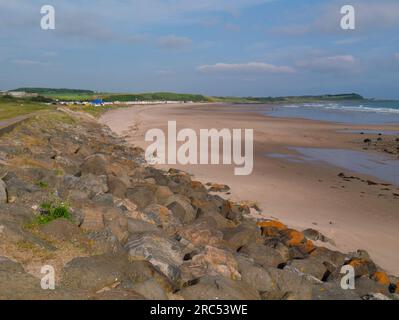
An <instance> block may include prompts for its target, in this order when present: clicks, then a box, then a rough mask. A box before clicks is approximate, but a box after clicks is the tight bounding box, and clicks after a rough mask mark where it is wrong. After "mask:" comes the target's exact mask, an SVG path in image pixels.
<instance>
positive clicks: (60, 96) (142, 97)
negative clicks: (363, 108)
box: [0, 88, 365, 120]
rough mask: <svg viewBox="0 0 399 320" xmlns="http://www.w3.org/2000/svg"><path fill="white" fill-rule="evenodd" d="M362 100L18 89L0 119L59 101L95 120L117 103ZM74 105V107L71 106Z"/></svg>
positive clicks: (352, 96)
mask: <svg viewBox="0 0 399 320" xmlns="http://www.w3.org/2000/svg"><path fill="white" fill-rule="evenodd" d="M16 92H18V93H26V94H27V95H26V96H24V95H23V94H22V95H20V96H19V95H18V96H16V95H12V93H16ZM96 99H100V100H101V101H103V102H105V103H110V104H109V105H100V106H98V105H82V104H76V102H82V103H83V102H90V101H93V100H96ZM347 100H365V98H363V97H362V96H361V95H359V94H356V93H349V94H338V95H319V96H286V97H208V96H204V95H201V94H186V93H173V92H150V93H137V94H129V93H100V92H95V91H92V90H80V89H53V88H18V89H14V90H10V91H8V92H5V93H3V95H0V120H4V119H8V118H14V117H17V116H20V115H24V114H29V113H33V112H37V111H41V110H47V109H51V108H55V106H56V105H57V104H58V103H59V102H60V101H64V102H67V103H69V105H68V107H69V108H71V109H73V110H75V111H84V112H87V113H89V114H91V115H93V116H95V117H97V116H99V115H101V114H102V113H104V112H106V111H108V110H109V109H112V108H115V107H118V106H116V105H115V104H117V103H118V102H121V103H125V102H135V101H149V102H151V101H179V102H197V103H198V102H219V103H220V102H221V103H248V104H249V103H250V104H282V103H311V102H320V101H347ZM74 103H75V104H74ZM112 104H113V105H112Z"/></svg>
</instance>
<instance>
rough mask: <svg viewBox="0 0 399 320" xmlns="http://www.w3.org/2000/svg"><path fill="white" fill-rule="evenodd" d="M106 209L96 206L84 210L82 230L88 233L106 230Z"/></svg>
mask: <svg viewBox="0 0 399 320" xmlns="http://www.w3.org/2000/svg"><path fill="white" fill-rule="evenodd" d="M104 210H105V209H104V208H103V207H101V206H97V205H95V204H92V205H90V206H89V205H88V206H85V207H84V208H82V212H83V216H84V218H83V223H82V225H81V228H82V229H83V230H86V231H100V230H102V229H104V227H105V224H104V212H103V211H104Z"/></svg>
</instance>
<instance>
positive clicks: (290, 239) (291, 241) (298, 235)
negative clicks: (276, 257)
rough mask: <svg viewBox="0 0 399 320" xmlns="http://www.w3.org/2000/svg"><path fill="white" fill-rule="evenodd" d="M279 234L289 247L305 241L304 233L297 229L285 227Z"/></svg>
mask: <svg viewBox="0 0 399 320" xmlns="http://www.w3.org/2000/svg"><path fill="white" fill-rule="evenodd" d="M281 234H282V235H283V238H282V241H283V243H284V244H285V245H287V246H289V247H295V246H300V245H301V244H304V243H305V241H306V239H305V235H304V234H303V233H302V232H299V231H297V230H293V229H285V230H282V231H281Z"/></svg>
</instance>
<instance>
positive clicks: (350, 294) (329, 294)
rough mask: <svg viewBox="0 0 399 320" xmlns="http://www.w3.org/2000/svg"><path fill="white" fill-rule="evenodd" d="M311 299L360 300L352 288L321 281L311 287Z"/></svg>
mask: <svg viewBox="0 0 399 320" xmlns="http://www.w3.org/2000/svg"><path fill="white" fill-rule="evenodd" d="M311 300H323V301H326V300H349V301H353V300H360V297H359V296H358V294H357V293H356V292H355V291H353V290H343V289H342V288H341V286H339V285H338V284H336V283H323V284H321V285H315V286H313V288H312V296H311Z"/></svg>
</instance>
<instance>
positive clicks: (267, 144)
mask: <svg viewBox="0 0 399 320" xmlns="http://www.w3.org/2000/svg"><path fill="white" fill-rule="evenodd" d="M249 108H251V107H249ZM172 120H175V121H177V127H178V130H179V129H183V128H192V129H194V130H196V131H197V132H198V131H199V129H211V128H216V129H222V128H230V129H233V128H241V129H245V128H247V129H254V133H255V141H254V142H255V145H254V150H255V156H254V171H253V173H252V175H250V176H242V177H239V176H234V167H235V166H233V165H195V166H181V165H174V166H173V167H175V168H178V169H182V170H185V171H187V172H189V173H191V174H193V175H194V176H195V177H196V179H197V180H200V181H202V182H204V183H206V182H218V183H223V184H228V185H229V186H230V187H231V189H232V190H231V194H229V195H225V197H227V198H230V199H232V200H237V201H238V200H250V201H256V202H257V203H258V205H259V206H260V208H261V209H262V212H263V213H262V215H263V216H264V217H265V218H276V219H279V220H281V221H283V222H285V223H287V224H288V225H290V226H292V227H293V228H298V229H306V228H314V229H317V230H319V231H321V232H322V233H324V234H325V235H326V236H328V237H329V238H332V239H333V240H334V241H335V243H336V248H337V249H338V250H340V251H344V252H349V251H354V250H356V249H365V250H367V251H368V252H369V253H370V254H371V256H372V257H373V259H374V261H375V262H376V263H377V264H379V265H380V266H381V267H382V268H384V269H386V270H387V271H388V272H390V273H392V274H396V275H399V250H398V247H399V235H398V232H399V186H395V185H389V184H387V183H386V182H385V181H382V180H379V179H378V178H376V177H373V176H368V175H364V174H360V173H357V172H351V171H350V170H345V169H343V168H340V167H336V166H333V165H330V164H328V163H326V162H315V161H313V162H309V161H290V160H289V159H287V158H286V157H285V156H284V155H287V156H294V157H297V156H298V155H299V153H298V151H296V150H294V149H292V147H297V148H303V147H306V148H329V149H348V150H354V151H362V152H367V153H370V154H376V155H378V154H380V153H378V152H376V151H372V150H369V151H364V150H363V149H364V144H363V139H365V138H366V137H367V136H364V135H359V133H357V131H358V130H377V131H378V130H389V131H390V130H399V126H387V125H378V126H373V125H368V126H364V125H348V124H335V123H327V122H320V121H310V120H302V119H286V118H273V117H268V116H264V115H260V114H257V113H253V112H237V108H236V107H235V106H229V105H221V104H192V105H154V106H134V107H131V108H126V109H118V110H113V111H110V112H108V113H106V114H105V115H103V116H102V117H101V119H100V121H101V122H102V123H104V124H107V125H108V126H109V127H110V128H111V129H112V130H113V131H114V132H116V133H118V134H120V135H122V136H124V137H126V138H127V140H128V141H129V142H131V143H132V144H134V145H136V146H140V147H143V148H145V147H146V146H148V144H149V143H146V142H145V141H144V135H145V133H146V132H147V130H149V129H153V128H159V129H163V130H164V132H167V122H168V121H172ZM343 130H347V131H349V132H348V133H346V132H344V133H343ZM270 154H280V155H283V156H282V157H269V156H267V155H270ZM385 156H386V155H385ZM388 156H390V155H388ZM390 157H392V159H395V158H396V159H397V155H392V156H390ZM160 167H161V168H169V167H171V166H170V165H165V166H160ZM340 173H345V176H342V175H341V176H339V174H340Z"/></svg>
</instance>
